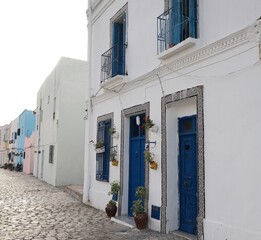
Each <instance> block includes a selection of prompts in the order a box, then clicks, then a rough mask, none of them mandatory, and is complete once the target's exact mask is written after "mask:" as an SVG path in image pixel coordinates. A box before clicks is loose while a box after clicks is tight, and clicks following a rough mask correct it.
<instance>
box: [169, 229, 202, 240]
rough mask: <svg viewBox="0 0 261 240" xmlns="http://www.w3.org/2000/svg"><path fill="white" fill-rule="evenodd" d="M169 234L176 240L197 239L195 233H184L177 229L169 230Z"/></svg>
mask: <svg viewBox="0 0 261 240" xmlns="http://www.w3.org/2000/svg"><path fill="white" fill-rule="evenodd" d="M170 234H172V235H174V236H175V239H176V240H197V237H196V236H195V235H192V234H189V233H185V232H182V231H179V230H176V231H173V232H170Z"/></svg>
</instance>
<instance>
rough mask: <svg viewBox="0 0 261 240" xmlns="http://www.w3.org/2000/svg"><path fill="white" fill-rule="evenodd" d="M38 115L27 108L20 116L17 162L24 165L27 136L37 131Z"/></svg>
mask: <svg viewBox="0 0 261 240" xmlns="http://www.w3.org/2000/svg"><path fill="white" fill-rule="evenodd" d="M35 124H36V116H35V114H34V113H33V111H31V110H27V109H25V110H24V111H23V112H22V113H21V114H20V115H19V118H18V129H17V149H16V155H17V157H16V164H17V163H21V164H22V165H24V159H25V143H24V141H25V138H26V137H27V138H29V137H30V136H31V135H32V133H33V132H34V131H35Z"/></svg>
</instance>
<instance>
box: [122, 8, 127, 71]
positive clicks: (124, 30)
mask: <svg viewBox="0 0 261 240" xmlns="http://www.w3.org/2000/svg"><path fill="white" fill-rule="evenodd" d="M126 26H127V25H126V13H124V14H123V32H122V44H123V45H122V66H121V74H122V75H125V56H126V47H125V44H126Z"/></svg>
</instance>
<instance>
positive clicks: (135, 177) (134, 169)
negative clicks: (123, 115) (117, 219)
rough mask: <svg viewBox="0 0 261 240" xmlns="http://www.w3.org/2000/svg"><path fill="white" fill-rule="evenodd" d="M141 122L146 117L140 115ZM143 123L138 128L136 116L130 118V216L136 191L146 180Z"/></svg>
mask: <svg viewBox="0 0 261 240" xmlns="http://www.w3.org/2000/svg"><path fill="white" fill-rule="evenodd" d="M139 117H140V119H141V121H142V120H143V119H144V117H145V115H144V114H142V115H139ZM141 125H142V123H141V124H140V125H139V126H138V125H137V124H136V116H133V117H131V118H130V148H129V152H130V156H129V200H128V201H129V203H128V215H129V216H133V214H132V210H131V207H132V204H133V201H134V200H136V197H135V190H136V187H138V186H144V180H145V162H144V149H145V130H144V129H143V128H142V127H141Z"/></svg>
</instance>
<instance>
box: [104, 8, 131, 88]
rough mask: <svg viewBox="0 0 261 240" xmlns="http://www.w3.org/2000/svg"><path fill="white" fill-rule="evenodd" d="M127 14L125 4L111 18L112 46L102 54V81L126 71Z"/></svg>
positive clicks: (124, 73)
mask: <svg viewBox="0 0 261 240" xmlns="http://www.w3.org/2000/svg"><path fill="white" fill-rule="evenodd" d="M126 16H127V5H125V6H124V7H123V8H122V9H121V10H120V11H119V12H118V13H117V14H116V15H115V16H113V17H112V19H111V48H110V49H109V50H107V51H106V52H105V53H103V54H102V56H101V83H103V82H104V81H106V80H107V79H109V78H112V77H115V76H117V75H127V72H126V47H127V45H126Z"/></svg>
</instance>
